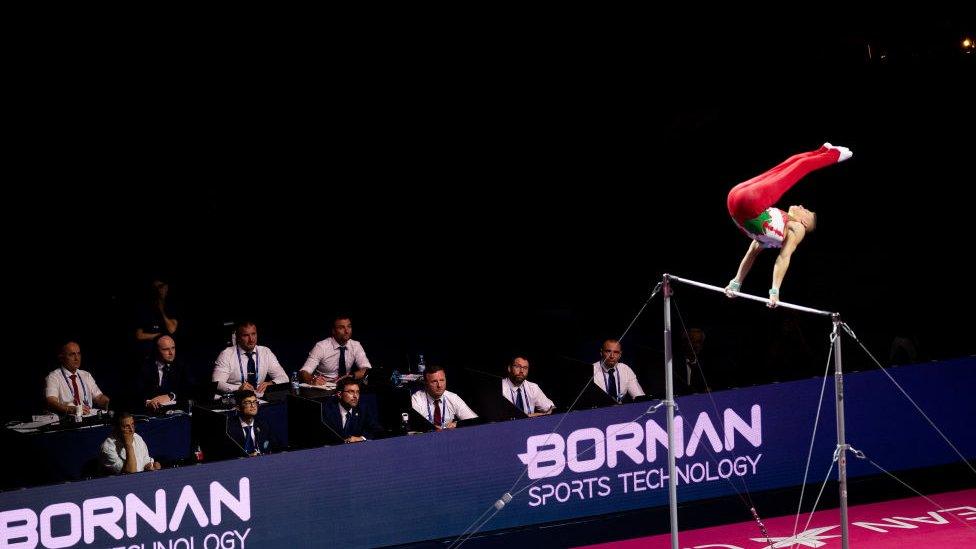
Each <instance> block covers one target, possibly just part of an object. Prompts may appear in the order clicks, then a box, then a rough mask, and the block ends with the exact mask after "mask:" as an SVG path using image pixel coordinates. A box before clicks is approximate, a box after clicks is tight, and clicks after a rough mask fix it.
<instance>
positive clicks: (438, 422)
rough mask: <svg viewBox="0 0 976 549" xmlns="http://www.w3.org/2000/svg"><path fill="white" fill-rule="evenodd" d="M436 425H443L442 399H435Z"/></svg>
mask: <svg viewBox="0 0 976 549" xmlns="http://www.w3.org/2000/svg"><path fill="white" fill-rule="evenodd" d="M434 425H435V426H437V427H440V426H441V399H437V400H435V401H434Z"/></svg>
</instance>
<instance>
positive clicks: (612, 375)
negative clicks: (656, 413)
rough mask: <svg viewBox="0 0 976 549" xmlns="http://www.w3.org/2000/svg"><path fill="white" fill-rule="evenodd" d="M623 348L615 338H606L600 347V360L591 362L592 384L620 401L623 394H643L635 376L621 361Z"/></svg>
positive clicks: (633, 396)
mask: <svg viewBox="0 0 976 549" xmlns="http://www.w3.org/2000/svg"><path fill="white" fill-rule="evenodd" d="M622 353H623V348H622V347H621V346H620V342H619V341H617V340H616V339H608V340H606V341H604V342H603V346H601V347H600V360H598V361H597V362H594V363H593V384H594V385H596V386H597V387H599V388H600V389H603V391H604V392H606V393H607V394H608V395H610V398H612V399H613V400H614V401H616V402H618V403H619V402H622V401H623V398H624V397H625V396H627V397H630V398H631V399H635V398H637V397H639V396H644V389H642V388H641V386H640V382H638V381H637V376H636V375H634V371H633V370H631V369H630V366H627V365H626V364H624V363H623V362H620V355H621V354H622Z"/></svg>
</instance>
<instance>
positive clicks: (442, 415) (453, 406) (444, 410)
mask: <svg viewBox="0 0 976 549" xmlns="http://www.w3.org/2000/svg"><path fill="white" fill-rule="evenodd" d="M410 402H411V405H412V406H413V409H414V410H415V411H416V412H417V413H418V414H420V415H421V416H423V417H425V418H427V421H429V422H430V423H431V424H432V425H433V426H434V429H436V430H438V431H440V430H441V429H453V428H455V427H457V422H456V421H455V420H456V419H462V420H463V419H474V418H476V417H478V414H476V413H474V411H473V410H471V408H469V407H468V405H467V404H465V402H464V400H462V399H461V397H459V396H458V395H457V394H455V393H452V392H450V391H448V390H447V377H446V376H445V375H444V368H443V367H442V366H436V365H434V366H430V367H429V368H427V370H426V371H425V372H424V390H422V391H417V392H416V393H414V394H413V396H412V397H411V398H410Z"/></svg>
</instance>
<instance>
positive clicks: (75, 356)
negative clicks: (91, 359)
mask: <svg viewBox="0 0 976 549" xmlns="http://www.w3.org/2000/svg"><path fill="white" fill-rule="evenodd" d="M58 361H59V362H60V363H61V365H60V366H58V368H57V369H56V370H54V371H53V372H51V373H49V374H48V375H47V378H45V380H44V397H45V399H46V406H47V409H48V410H50V411H52V412H54V413H56V414H74V413H75V409H76V408H78V407H81V409H82V412H83V413H85V414H89V413H91V411H92V409H93V408H95V407H96V406H97V407H99V408H108V400H109V399H108V396H107V395H106V394H105V393H103V392H102V390H101V389H99V388H98V384H96V383H95V378H93V377H92V375H91V374H90V373H88V372H86V371H85V370H82V369H81V346H80V345H78V343H77V342H75V341H69V342H67V343H65V344H64V345H63V346H62V347H61V352H60V353H58Z"/></svg>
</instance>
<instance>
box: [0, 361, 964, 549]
mask: <svg viewBox="0 0 976 549" xmlns="http://www.w3.org/2000/svg"><path fill="white" fill-rule="evenodd" d="M889 372H890V373H891V375H892V376H893V377H894V378H895V379H896V380H897V381H898V383H899V384H901V385H902V386H903V387H904V388H905V389H906V390H907V391H908V393H909V394H910V395H911V396H912V397H913V398H914V399H915V401H916V402H917V403H918V404H919V406H921V407H922V409H923V410H925V412H926V413H927V414H928V415H929V417H930V418H931V420H932V421H933V422H934V423H935V424H936V425H938V426H939V428H940V429H942V431H943V432H944V433H945V434H946V436H948V437H949V438H950V439H951V440H952V441H953V442H954V443H955V444H956V446H957V447H958V448H959V450H960V451H961V452H962V453H963V454H964V455H965V456H967V457H969V458H972V457H974V456H976V436H974V431H973V429H972V426H971V425H970V424H969V423H970V420H971V418H972V417H974V415H976V399H973V398H972V396H971V392H972V388H973V387H976V359H974V358H967V359H960V360H955V361H948V362H940V363H930V364H924V365H915V366H906V367H901V368H896V369H891V370H889ZM821 383H822V380H820V379H810V380H805V381H797V382H790V383H780V384H773V385H765V386H760V387H754V388H747V389H739V390H734V391H723V392H717V393H714V394H712V395H711V396H709V395H694V396H689V397H684V398H681V399H680V400H679V402H678V405H679V407H680V409H679V412H678V419H677V426H678V428H679V431H678V435H677V438H676V443H675V446H676V452H677V456H678V457H677V477H678V499H679V501H690V500H696V499H702V498H713V497H719V496H725V495H730V494H734V493H736V491H740V492H741V491H743V490H748V491H750V492H755V491H759V490H767V489H771V488H779V487H785V486H793V485H797V484H799V483H800V482H801V481H802V478H803V470H804V463H805V460H806V455H807V448H808V445H809V442H810V436H811V432H812V428H813V423H814V417H815V414H816V410H817V403H818V398H819V395H820V388H821ZM845 402H846V419H847V439H848V442H849V443H850V444H851V445H853V446H854V447H856V448H857V449H859V450H861V451H864V452H865V453H866V454H867V455H868V456H869V457H870V458H871V459H873V460H874V461H875V462H877V463H878V464H880V465H881V466H883V467H885V468H886V469H889V470H899V469H906V468H916V467H927V466H934V465H940V464H945V463H950V462H955V461H958V460H959V458H958V457H957V456H956V454H955V453H954V452H953V451H952V450H951V449H950V448H949V447H948V445H947V444H946V443H945V442H943V441H942V439H941V438H940V437H939V436H938V434H937V433H936V432H935V431H934V430H933V429H932V427H931V426H930V425H929V424H928V423H927V422H926V420H925V419H924V418H922V417H921V416H920V415H919V414H918V412H917V411H916V410H915V409H914V407H913V406H912V405H911V404H910V403H909V402H908V401H907V400H906V399H905V398H904V397H903V396H902V395H901V394H900V393H898V391H897V389H896V388H895V387H894V386H893V384H892V383H891V382H890V381H889V380H888V379H886V377H885V376H884V374H883V373H881V372H877V371H873V372H865V373H854V374H849V375H847V376H845ZM557 425H558V426H559V428H558V430H557V431H556V432H555V433H553V434H550V433H551V431H553V429H555V428H556V427H557ZM665 428H666V420H665V415H664V408H663V407H662V408H660V409H659V410H658V411H656V412H650V411H649V407H648V404H647V403H643V404H630V405H624V406H617V407H613V408H604V409H598V410H588V411H580V412H573V413H571V414H557V415H553V416H546V417H540V418H534V419H526V420H518V421H510V422H506V423H496V424H491V425H483V426H478V427H471V428H466V429H458V430H453V431H445V432H440V433H428V434H425V435H417V436H411V437H400V438H394V439H388V440H379V441H370V442H365V443H360V444H352V445H344V446H338V447H327V448H319V449H315V450H305V451H298V452H289V453H283V454H277V455H270V456H262V457H260V458H252V459H240V460H235V461H229V462H223V463H215V464H207V465H199V466H194V467H188V468H179V469H171V470H164V471H160V472H153V473H148V472H147V473H139V474H135V475H129V476H124V477H113V478H107V479H99V480H93V481H88V482H78V483H72V484H66V485H61V486H49V487H43V488H35V489H31V490H22V491H17V492H8V493H3V494H0V548H3V547H23V548H33V547H87V546H96V547H132V546H137V547H138V546H141V544H144V546H145V547H153V543H154V542H160V543H162V544H163V545H164V546H165V547H176V548H180V547H185V548H187V549H197V548H201V547H203V548H210V547H221V548H228V547H247V546H255V547H272V546H281V547H284V546H292V547H293V546H304V545H309V544H317V545H321V544H329V543H334V544H336V545H341V546H344V547H367V546H376V545H387V544H394V543H406V542H410V541H416V540H423V539H432V538H440V537H446V536H452V535H457V534H460V533H461V532H462V531H463V530H464V529H465V528H466V527H468V526H469V525H470V524H471V523H472V522H474V521H475V520H476V519H477V518H478V517H479V516H481V515H482V513H484V512H485V511H488V510H489V509H491V506H492V504H493V503H494V502H495V501H496V500H497V499H498V498H499V497H500V496H502V494H504V493H506V492H511V493H512V495H513V496H514V497H513V499H512V501H511V502H510V503H509V504H508V505H507V506H505V507H504V508H503V509H502V510H501V511H500V512H498V513H497V515H495V516H494V518H492V520H491V521H490V522H489V523H488V524H487V525H486V526H485V528H483V530H494V529H500V528H509V527H514V526H523V525H529V524H535V523H542V522H551V521H558V520H566V519H570V518H575V517H581V516H588V515H599V514H604V513H610V512H616V511H622V510H628V509H635V508H641V507H651V506H659V505H666V504H667V449H666V440H667V438H666V431H665ZM835 445H836V431H835V416H834V393H833V378H831V379H829V380H828V385H827V390H826V393H825V395H824V403H823V410H822V415H821V418H820V428H819V433H818V435H817V443H816V445H815V447H814V459H813V466H812V469H811V472H810V482H815V483H819V482H820V481H822V479H823V478H824V475H825V474H826V473H827V469H828V467H829V466H830V463H831V458H832V455H833V452H834V448H835ZM876 473H877V471H876V470H875V469H874V468H873V467H871V466H870V465H869V464H866V463H864V462H863V461H860V460H857V459H853V458H852V459H850V461H849V474H850V475H851V476H858V475H866V474H876ZM492 511H493V509H492Z"/></svg>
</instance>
